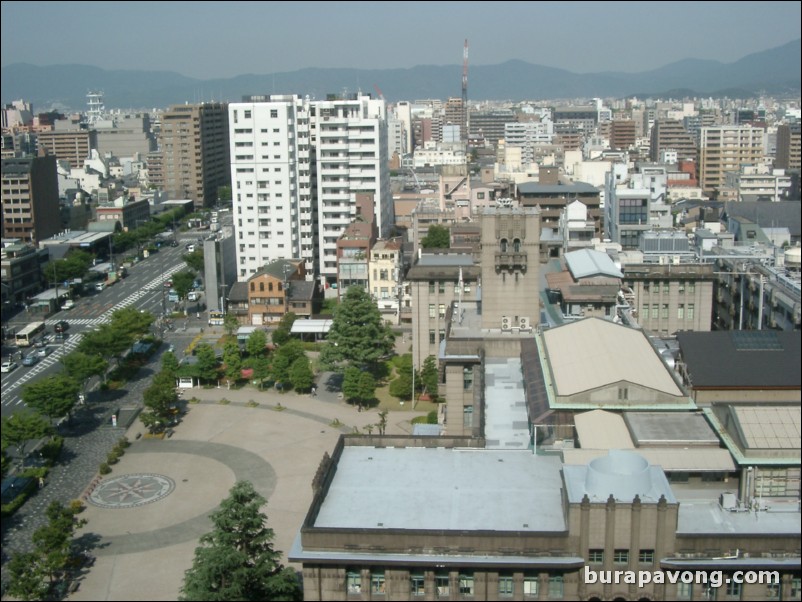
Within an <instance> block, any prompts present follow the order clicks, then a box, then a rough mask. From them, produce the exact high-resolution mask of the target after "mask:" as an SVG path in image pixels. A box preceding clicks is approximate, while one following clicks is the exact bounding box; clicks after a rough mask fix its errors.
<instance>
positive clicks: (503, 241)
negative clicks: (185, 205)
mask: <svg viewBox="0 0 802 602" xmlns="http://www.w3.org/2000/svg"><path fill="white" fill-rule="evenodd" d="M499 246H500V247H501V252H502V253H506V252H507V239H506V238H502V239H501V241H500V242H499Z"/></svg>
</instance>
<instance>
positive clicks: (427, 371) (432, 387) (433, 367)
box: [420, 355, 440, 401]
mask: <svg viewBox="0 0 802 602" xmlns="http://www.w3.org/2000/svg"><path fill="white" fill-rule="evenodd" d="M420 380H421V384H422V385H423V388H424V390H425V391H426V393H428V394H429V395H430V396H431V398H432V400H435V401H436V400H437V393H438V390H437V385H438V382H439V380H440V376H439V374H438V371H437V360H436V359H435V357H434V356H433V355H430V356H429V357H427V358H426V359H425V360H423V368H422V369H421V373H420Z"/></svg>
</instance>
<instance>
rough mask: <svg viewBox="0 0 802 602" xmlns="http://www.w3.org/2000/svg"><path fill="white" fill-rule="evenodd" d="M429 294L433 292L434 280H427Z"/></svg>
mask: <svg viewBox="0 0 802 602" xmlns="http://www.w3.org/2000/svg"><path fill="white" fill-rule="evenodd" d="M429 294H430V295H433V294H434V280H429Z"/></svg>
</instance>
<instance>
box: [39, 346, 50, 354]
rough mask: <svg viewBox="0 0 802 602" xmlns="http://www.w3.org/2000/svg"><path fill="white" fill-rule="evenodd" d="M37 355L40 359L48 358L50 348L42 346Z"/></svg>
mask: <svg viewBox="0 0 802 602" xmlns="http://www.w3.org/2000/svg"><path fill="white" fill-rule="evenodd" d="M36 355H38V356H39V357H47V356H48V355H50V347H48V346H47V345H42V346H41V347H39V348H37V350H36Z"/></svg>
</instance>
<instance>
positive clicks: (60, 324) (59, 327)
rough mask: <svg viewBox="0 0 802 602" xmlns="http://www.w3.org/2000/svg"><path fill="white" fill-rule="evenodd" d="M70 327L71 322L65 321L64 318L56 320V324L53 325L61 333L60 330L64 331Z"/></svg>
mask: <svg viewBox="0 0 802 602" xmlns="http://www.w3.org/2000/svg"><path fill="white" fill-rule="evenodd" d="M69 327H70V324H69V322H65V321H64V320H59V321H58V322H56V325H55V326H53V330H55V331H56V332H57V333H59V332H64V331H65V330H67V329H68V328H69Z"/></svg>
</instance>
